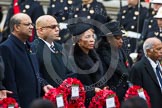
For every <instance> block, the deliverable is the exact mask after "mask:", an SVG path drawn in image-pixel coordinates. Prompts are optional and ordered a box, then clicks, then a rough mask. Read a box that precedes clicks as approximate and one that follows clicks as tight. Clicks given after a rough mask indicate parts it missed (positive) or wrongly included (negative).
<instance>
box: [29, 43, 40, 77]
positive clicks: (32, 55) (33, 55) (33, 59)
mask: <svg viewBox="0 0 162 108" xmlns="http://www.w3.org/2000/svg"><path fill="white" fill-rule="evenodd" d="M26 45H27V48H28V49H27V54H28V56H29V59H30V61H31V65H32V67H33V69H34V72H35V74H36V75H38V74H39V73H38V71H39V68H38V66H37V64H38V62H37V59H36V53H35V52H33V51H32V49H31V47H30V45H29V43H28V42H26Z"/></svg>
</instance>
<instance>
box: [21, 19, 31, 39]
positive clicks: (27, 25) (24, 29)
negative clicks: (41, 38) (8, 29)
mask: <svg viewBox="0 0 162 108" xmlns="http://www.w3.org/2000/svg"><path fill="white" fill-rule="evenodd" d="M22 19H23V20H21V21H20V23H19V24H18V26H19V27H18V34H19V36H22V37H23V38H26V39H28V38H29V37H30V36H32V31H33V28H34V25H33V24H32V21H31V18H30V17H29V16H25V17H23V18H22Z"/></svg>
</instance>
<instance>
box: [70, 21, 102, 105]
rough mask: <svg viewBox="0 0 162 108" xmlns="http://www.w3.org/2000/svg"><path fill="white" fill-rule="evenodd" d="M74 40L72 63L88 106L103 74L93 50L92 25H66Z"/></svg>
mask: <svg viewBox="0 0 162 108" xmlns="http://www.w3.org/2000/svg"><path fill="white" fill-rule="evenodd" d="M68 29H69V31H70V32H71V34H72V35H73V38H74V41H75V42H76V44H75V46H74V51H73V54H74V63H75V64H76V68H75V69H74V71H75V72H77V75H78V77H77V78H78V79H79V80H80V81H81V82H82V83H83V85H84V86H85V89H86V106H88V104H89V102H90V100H91V98H92V97H93V96H94V95H95V94H94V87H101V86H103V85H104V84H101V83H100V84H97V83H98V81H99V80H100V78H101V77H102V75H103V68H102V65H101V61H100V59H99V57H98V55H97V53H96V52H95V50H94V44H95V38H94V30H93V29H92V26H91V25H89V24H86V23H77V24H71V25H68Z"/></svg>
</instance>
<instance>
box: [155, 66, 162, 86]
mask: <svg viewBox="0 0 162 108" xmlns="http://www.w3.org/2000/svg"><path fill="white" fill-rule="evenodd" d="M156 74H157V77H158V79H159V82H160V85H161V86H162V77H161V76H160V75H161V70H160V67H159V66H158V65H157V67H156Z"/></svg>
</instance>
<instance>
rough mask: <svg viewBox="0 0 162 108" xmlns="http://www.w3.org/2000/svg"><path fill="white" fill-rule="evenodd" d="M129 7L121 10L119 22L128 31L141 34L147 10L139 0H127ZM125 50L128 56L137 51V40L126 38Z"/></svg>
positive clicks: (124, 39)
mask: <svg viewBox="0 0 162 108" xmlns="http://www.w3.org/2000/svg"><path fill="white" fill-rule="evenodd" d="M127 1H128V5H127V6H124V7H122V8H121V9H120V11H119V14H118V17H117V20H118V21H120V24H121V26H123V28H124V29H125V30H126V31H133V32H136V33H141V32H142V29H143V22H144V20H145V18H146V15H147V12H148V11H147V8H145V7H143V6H142V5H141V3H139V0H127ZM123 41H124V44H123V48H124V50H125V52H126V53H127V54H130V53H132V52H135V51H136V44H137V43H136V41H137V40H136V39H135V38H129V37H124V38H123Z"/></svg>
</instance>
